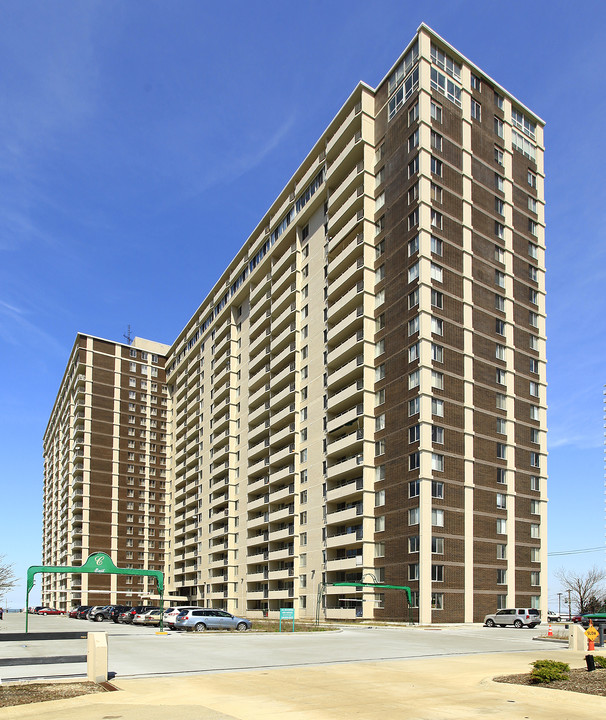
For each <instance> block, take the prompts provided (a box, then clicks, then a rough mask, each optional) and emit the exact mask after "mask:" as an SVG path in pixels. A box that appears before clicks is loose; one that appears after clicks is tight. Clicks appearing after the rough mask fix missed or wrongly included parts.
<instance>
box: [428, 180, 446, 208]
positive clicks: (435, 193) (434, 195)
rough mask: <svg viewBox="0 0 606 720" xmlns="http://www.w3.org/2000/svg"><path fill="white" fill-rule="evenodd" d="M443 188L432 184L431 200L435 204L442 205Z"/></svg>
mask: <svg viewBox="0 0 606 720" xmlns="http://www.w3.org/2000/svg"><path fill="white" fill-rule="evenodd" d="M442 196H443V193H442V188H441V187H440V186H439V185H436V184H435V183H431V199H432V200H433V202H436V203H440V205H441V204H442Z"/></svg>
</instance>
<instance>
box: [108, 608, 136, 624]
mask: <svg viewBox="0 0 606 720" xmlns="http://www.w3.org/2000/svg"><path fill="white" fill-rule="evenodd" d="M110 607H111V609H110V611H109V619H110V620H113V621H114V622H115V623H118V622H120V615H122V613H125V612H127V611H128V610H130V607H131V606H130V605H111V606H110Z"/></svg>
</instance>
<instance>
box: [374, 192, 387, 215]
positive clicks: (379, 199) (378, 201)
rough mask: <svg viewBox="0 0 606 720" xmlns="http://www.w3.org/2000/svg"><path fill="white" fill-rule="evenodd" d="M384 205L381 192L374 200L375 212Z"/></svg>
mask: <svg viewBox="0 0 606 720" xmlns="http://www.w3.org/2000/svg"><path fill="white" fill-rule="evenodd" d="M383 205H385V193H384V192H382V193H381V194H380V195H379V197H377V199H376V200H375V212H376V211H377V210H380V209H381V208H382V207H383Z"/></svg>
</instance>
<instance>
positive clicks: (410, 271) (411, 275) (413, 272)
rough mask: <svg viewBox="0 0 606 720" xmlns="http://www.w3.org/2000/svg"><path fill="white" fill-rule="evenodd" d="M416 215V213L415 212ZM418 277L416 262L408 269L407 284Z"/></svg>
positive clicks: (417, 264)
mask: <svg viewBox="0 0 606 720" xmlns="http://www.w3.org/2000/svg"><path fill="white" fill-rule="evenodd" d="M417 214H418V212H417ZM418 277H419V263H418V262H416V263H414V265H411V266H410V267H409V268H408V282H409V283H411V282H413V281H414V280H416V279H417V278H418Z"/></svg>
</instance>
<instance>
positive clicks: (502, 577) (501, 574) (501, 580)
mask: <svg viewBox="0 0 606 720" xmlns="http://www.w3.org/2000/svg"><path fill="white" fill-rule="evenodd" d="M497 585H507V570H501V569H499V570H497Z"/></svg>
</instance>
